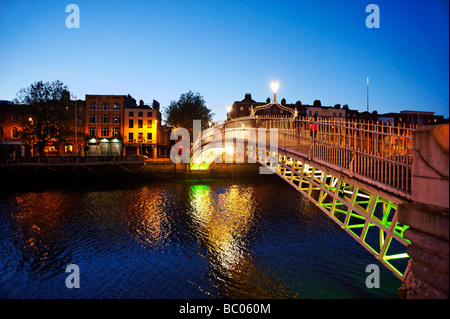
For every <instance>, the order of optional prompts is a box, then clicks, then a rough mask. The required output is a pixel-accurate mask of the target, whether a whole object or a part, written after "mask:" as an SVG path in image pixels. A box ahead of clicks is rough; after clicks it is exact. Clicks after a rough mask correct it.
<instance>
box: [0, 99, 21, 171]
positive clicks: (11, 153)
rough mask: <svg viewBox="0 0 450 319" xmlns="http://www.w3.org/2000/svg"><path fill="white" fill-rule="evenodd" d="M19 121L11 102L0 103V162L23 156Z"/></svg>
mask: <svg viewBox="0 0 450 319" xmlns="http://www.w3.org/2000/svg"><path fill="white" fill-rule="evenodd" d="M19 120H20V119H19V116H18V114H17V112H16V111H15V106H14V104H13V103H12V102H11V101H4V100H2V101H0V162H4V161H5V160H14V159H16V158H17V157H18V156H25V145H24V143H23V141H22V139H21V137H20V130H21V129H20V126H19Z"/></svg>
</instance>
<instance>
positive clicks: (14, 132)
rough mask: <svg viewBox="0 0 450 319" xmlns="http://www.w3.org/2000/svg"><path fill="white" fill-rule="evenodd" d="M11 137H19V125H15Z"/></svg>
mask: <svg viewBox="0 0 450 319" xmlns="http://www.w3.org/2000/svg"><path fill="white" fill-rule="evenodd" d="M11 137H12V138H18V137H19V131H18V130H17V127H13V129H12V132H11Z"/></svg>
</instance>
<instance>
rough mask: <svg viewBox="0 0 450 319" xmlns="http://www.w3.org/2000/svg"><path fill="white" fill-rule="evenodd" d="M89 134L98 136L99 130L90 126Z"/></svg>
mask: <svg viewBox="0 0 450 319" xmlns="http://www.w3.org/2000/svg"><path fill="white" fill-rule="evenodd" d="M89 135H90V136H92V137H96V136H97V131H96V130H95V127H90V128H89Z"/></svg>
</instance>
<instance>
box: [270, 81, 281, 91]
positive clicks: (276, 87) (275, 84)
mask: <svg viewBox="0 0 450 319" xmlns="http://www.w3.org/2000/svg"><path fill="white" fill-rule="evenodd" d="M270 86H271V88H272V91H273V93H277V91H278V87H279V86H280V85H279V84H278V83H277V81H273V82H272V84H270Z"/></svg>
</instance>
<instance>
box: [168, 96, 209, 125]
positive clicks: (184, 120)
mask: <svg viewBox="0 0 450 319" xmlns="http://www.w3.org/2000/svg"><path fill="white" fill-rule="evenodd" d="M164 116H165V118H166V123H167V124H168V125H170V126H173V127H183V128H185V129H187V130H188V131H189V132H191V133H192V130H193V120H201V123H202V129H205V128H207V127H208V123H209V122H210V121H212V118H213V116H214V113H212V112H211V110H210V109H209V108H208V107H206V103H205V100H204V99H203V96H202V95H200V93H193V92H192V91H189V92H187V93H184V94H181V96H180V98H179V99H178V101H171V102H170V105H169V106H168V107H166V108H164Z"/></svg>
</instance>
